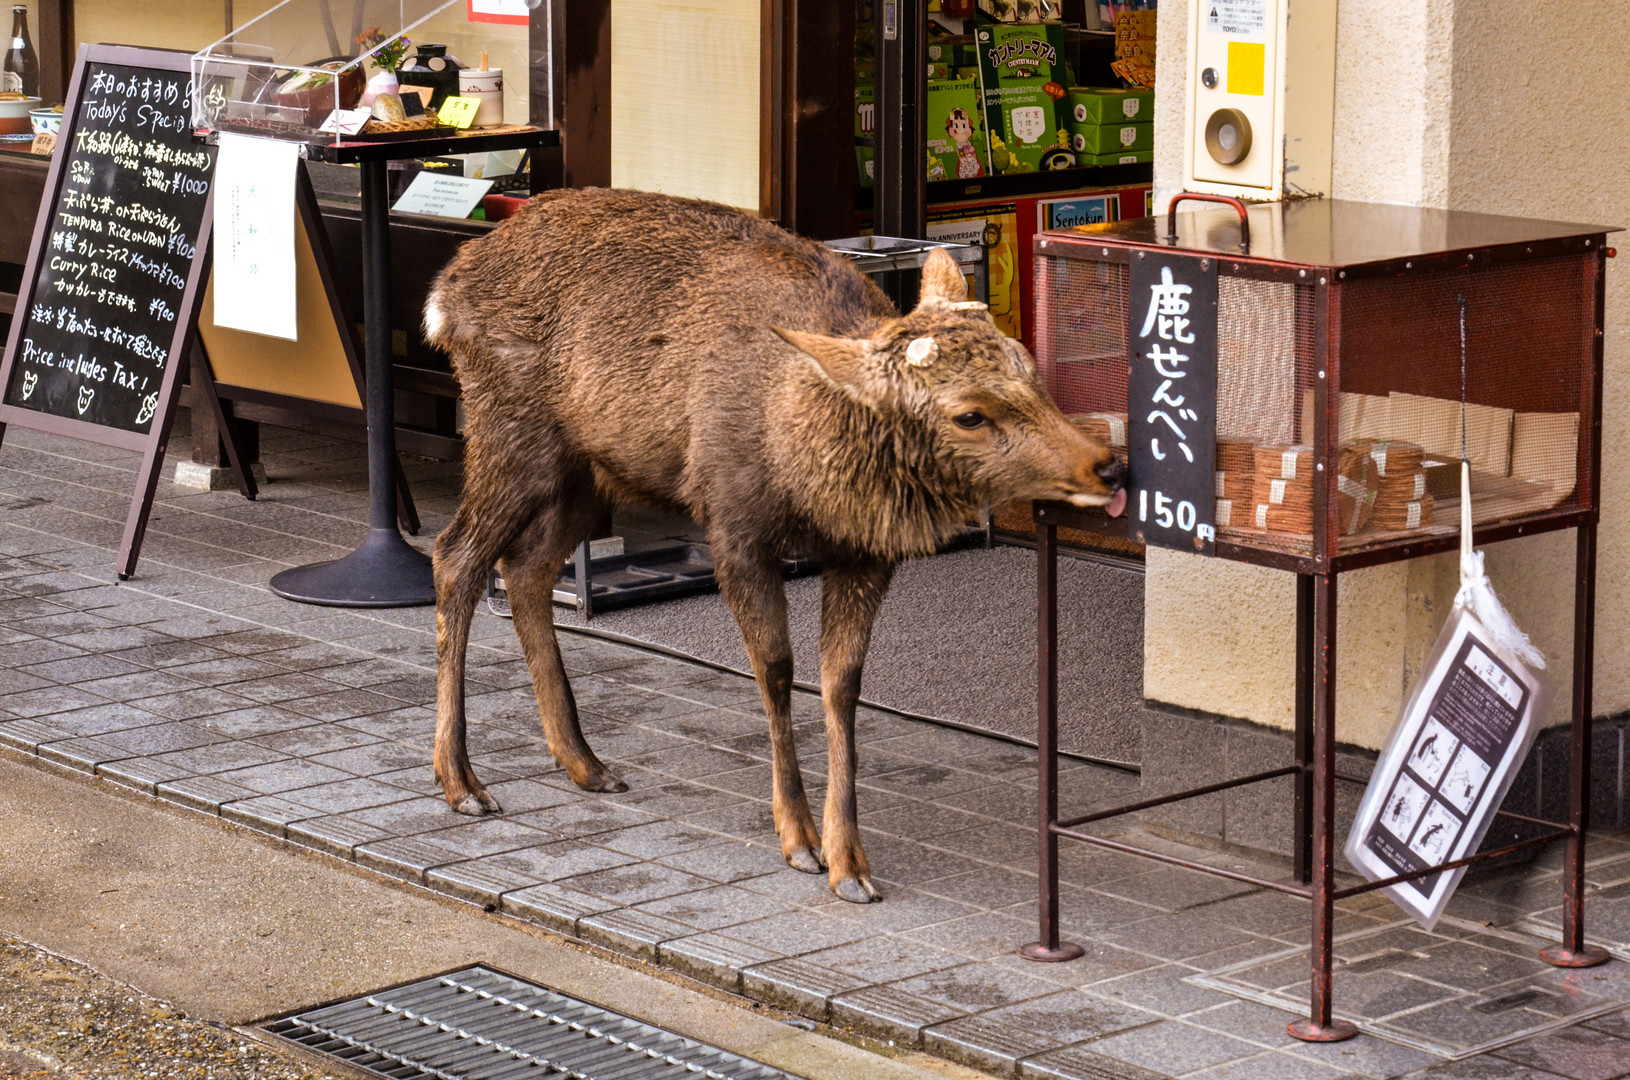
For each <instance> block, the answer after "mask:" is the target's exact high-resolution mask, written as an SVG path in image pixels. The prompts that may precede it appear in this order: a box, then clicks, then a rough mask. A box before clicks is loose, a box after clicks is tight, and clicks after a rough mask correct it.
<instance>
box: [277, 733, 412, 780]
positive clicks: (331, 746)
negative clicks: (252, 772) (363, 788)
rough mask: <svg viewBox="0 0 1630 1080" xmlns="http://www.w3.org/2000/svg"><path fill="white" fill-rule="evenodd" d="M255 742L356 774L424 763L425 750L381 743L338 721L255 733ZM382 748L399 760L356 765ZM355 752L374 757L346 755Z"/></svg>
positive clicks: (380, 753)
mask: <svg viewBox="0 0 1630 1080" xmlns="http://www.w3.org/2000/svg"><path fill="white" fill-rule="evenodd" d="M254 742H255V743H256V745H259V746H265V747H268V748H270V749H273V750H276V751H278V752H279V753H281V754H287V755H289V756H291V757H303V758H311V759H313V760H315V761H316V762H317V763H318V764H319V765H331V766H333V767H334V768H336V769H340V770H343V771H344V772H348V773H351V774H353V775H355V776H368V775H370V774H371V773H372V772H376V771H377V772H389V771H391V770H394V769H400V768H403V767H404V766H407V765H422V764H424V762H425V753H424V751H423V750H413V749H410V748H408V747H403V746H399V745H397V744H395V743H382V742H380V740H379V739H378V738H377V737H376V736H373V735H369V734H368V733H367V732H365V731H357V730H356V729H355V728H348V727H341V726H340V725H338V724H312V725H311V726H309V727H299V728H292V729H290V730H288V731H274V732H273V733H272V734H270V735H257V736H255V738H254ZM382 748H389V751H390V752H393V753H394V757H395V758H397V759H399V760H400V763H399V764H396V765H392V766H391V768H390V769H370V768H358V767H354V766H359V765H363V764H364V763H372V762H373V761H377V760H378V759H379V758H381V757H383V756H385V751H384V750H383V749H382ZM352 751H358V752H360V753H361V754H364V755H366V754H368V752H370V751H372V757H365V756H353V757H349V758H347V757H344V756H343V755H344V754H347V753H350V752H352Z"/></svg>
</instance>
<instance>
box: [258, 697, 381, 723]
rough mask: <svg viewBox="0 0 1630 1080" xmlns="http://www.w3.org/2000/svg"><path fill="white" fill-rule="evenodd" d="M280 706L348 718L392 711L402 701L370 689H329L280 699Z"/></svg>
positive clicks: (317, 716)
mask: <svg viewBox="0 0 1630 1080" xmlns="http://www.w3.org/2000/svg"><path fill="white" fill-rule="evenodd" d="M278 707H279V708H283V709H287V710H288V711H289V712H294V713H300V714H301V715H303V716H309V717H312V718H313V719H317V720H349V719H352V718H354V717H358V716H369V715H372V714H373V713H382V712H392V711H394V710H396V709H399V708H401V707H402V703H401V702H400V701H398V700H397V699H396V698H393V697H387V696H385V695H384V694H375V693H372V692H370V691H367V690H339V691H337V692H336V691H333V690H326V691H324V692H320V693H318V694H317V695H316V696H314V697H303V698H294V699H291V700H288V701H282V702H279V703H278Z"/></svg>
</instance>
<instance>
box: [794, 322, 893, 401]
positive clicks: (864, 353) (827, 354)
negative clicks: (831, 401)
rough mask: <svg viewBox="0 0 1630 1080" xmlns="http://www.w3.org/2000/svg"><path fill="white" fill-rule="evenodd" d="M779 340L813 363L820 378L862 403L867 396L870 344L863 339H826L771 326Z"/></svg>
mask: <svg viewBox="0 0 1630 1080" xmlns="http://www.w3.org/2000/svg"><path fill="white" fill-rule="evenodd" d="M771 329H773V330H774V331H775V332H776V333H777V334H778V335H780V337H781V340H783V341H785V342H786V343H787V344H788V345H791V346H792V347H793V348H795V349H797V350H798V351H799V352H801V353H803V354H804V355H805V356H807V357H809V358H810V359H811V360H813V361H814V362H815V366H816V367H817V368H819V369H820V372H821V374H822V375H825V376H826V377H827V378H828V379H829V380H831V381H832V382H833V383H834V384H836V385H837V386H838V387H840V388H841V389H843V390H845V391H847V392H848V393H849V394H851V395H853V396H854V397H857V398H860V399H861V400H868V399H869V396H870V395H868V394H866V393H865V392H864V390H863V388H864V387H865V385H866V384H867V382H868V381H869V380H868V378H867V375H868V373H867V371H866V359H867V357H868V356H870V355H871V351H872V343H871V342H869V341H866V340H864V339H862V338H842V337H827V336H826V335H824V334H806V333H803V332H802V331H799V330H783V329H781V328H780V327H771Z"/></svg>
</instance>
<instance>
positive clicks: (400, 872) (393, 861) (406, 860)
mask: <svg viewBox="0 0 1630 1080" xmlns="http://www.w3.org/2000/svg"><path fill="white" fill-rule="evenodd" d="M291 828H292V826H291ZM355 858H356V861H357V862H359V863H361V864H362V865H363V866H369V867H372V868H373V869H375V870H378V871H380V872H381V873H386V874H391V875H393V876H397V877H404V878H406V879H407V880H409V881H412V882H416V883H419V884H423V883H424V875H425V872H426V871H427V870H431V869H434V868H435V867H438V866H446V865H448V864H449V863H455V862H462V861H463V859H462V857H461V856H460V855H459V853H458V852H456V851H448V850H447V849H446V848H444V847H441V846H439V845H437V844H431V843H427V842H425V841H423V840H419V839H401V838H396V837H393V838H391V839H389V840H377V841H374V842H372V843H369V844H366V845H362V846H359V847H358V848H357V849H356V852H355Z"/></svg>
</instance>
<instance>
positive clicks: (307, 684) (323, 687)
mask: <svg viewBox="0 0 1630 1080" xmlns="http://www.w3.org/2000/svg"><path fill="white" fill-rule="evenodd" d="M342 689H344V688H343V687H342V686H341V685H340V684H339V683H334V682H330V681H329V680H327V679H322V678H318V677H317V676H315V675H308V674H306V673H305V672H301V671H285V672H280V673H278V674H276V675H268V676H266V677H265V678H262V679H250V680H248V681H247V682H239V683H233V684H232V692H233V693H234V694H238V695H241V696H242V697H245V698H248V699H250V700H252V701H258V702H260V703H261V704H263V705H275V704H277V703H278V702H283V701H289V700H291V699H293V698H304V697H311V696H312V695H314V694H326V693H337V692H339V691H340V690H342Z"/></svg>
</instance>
